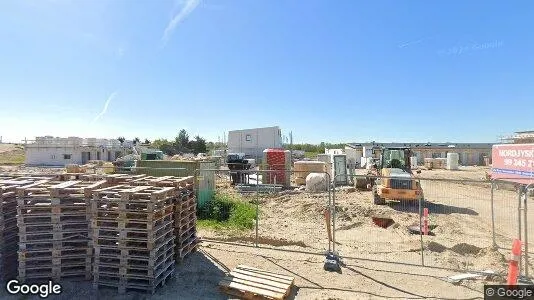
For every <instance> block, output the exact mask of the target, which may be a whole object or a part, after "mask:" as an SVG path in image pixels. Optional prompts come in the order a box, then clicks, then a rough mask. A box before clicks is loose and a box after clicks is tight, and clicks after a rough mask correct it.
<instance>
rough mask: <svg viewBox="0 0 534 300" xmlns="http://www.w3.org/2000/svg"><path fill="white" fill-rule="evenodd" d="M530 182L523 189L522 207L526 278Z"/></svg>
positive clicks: (526, 271) (526, 270) (526, 272)
mask: <svg viewBox="0 0 534 300" xmlns="http://www.w3.org/2000/svg"><path fill="white" fill-rule="evenodd" d="M530 185H531V184H528V185H527V186H526V187H525V189H524V190H523V193H524V195H523V197H524V199H525V201H524V208H523V213H524V216H525V276H526V277H527V278H528V221H527V202H528V189H529V187H530Z"/></svg>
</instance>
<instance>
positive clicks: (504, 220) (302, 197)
mask: <svg viewBox="0 0 534 300" xmlns="http://www.w3.org/2000/svg"><path fill="white" fill-rule="evenodd" d="M26 171H30V172H31V171H32V170H30V169H26ZM486 171H488V169H487V168H477V167H466V168H462V169H461V170H459V171H447V170H423V171H422V172H421V174H419V176H420V177H421V178H429V179H443V178H450V179H463V180H476V181H478V182H469V183H468V182H447V181H439V180H425V179H422V180H421V183H422V186H423V189H424V193H425V198H426V199H427V201H425V202H424V203H423V205H424V207H427V208H428V209H429V212H430V216H429V223H430V225H431V227H432V226H435V228H434V229H433V230H432V232H433V234H434V235H431V236H425V237H423V245H424V251H423V254H424V256H423V259H424V265H425V266H424V267H423V266H421V264H422V257H421V237H420V236H419V235H414V234H410V233H409V232H408V230H407V226H409V225H412V224H417V223H418V220H419V218H418V211H419V209H418V206H413V205H405V204H401V203H395V202H392V203H388V204H387V205H384V206H376V205H373V204H372V201H371V193H370V192H368V191H354V190H353V189H348V188H347V187H341V188H339V189H338V191H336V193H335V202H336V218H335V223H336V226H335V227H336V231H335V239H336V244H335V248H336V249H335V250H336V251H338V252H339V254H340V255H341V257H342V259H343V267H342V273H341V274H338V273H331V272H327V271H324V270H323V263H324V252H325V251H326V250H327V249H328V238H327V231H326V225H325V224H326V223H325V220H324V216H323V211H324V208H325V207H326V205H327V203H328V201H329V195H328V193H318V194H309V193H305V192H302V191H286V192H283V193H281V194H278V195H263V196H260V197H259V203H260V204H259V209H260V218H259V229H258V236H259V245H258V246H259V247H257V248H256V247H254V241H255V236H256V232H255V230H254V229H253V230H250V231H246V232H235V231H224V232H221V231H213V230H206V229H200V230H199V232H200V235H201V237H202V238H203V239H204V241H203V242H202V244H201V246H200V248H199V249H200V250H199V251H197V252H196V253H194V254H193V255H192V256H190V257H189V258H188V259H186V261H185V262H184V263H182V264H180V265H178V266H177V275H176V278H175V279H173V280H171V281H170V282H169V283H168V284H167V285H166V286H165V287H163V288H161V289H159V290H158V291H157V292H156V295H154V296H152V297H148V296H146V295H144V294H139V293H128V294H126V295H124V296H121V297H118V296H117V295H116V292H115V291H114V290H101V291H94V290H92V288H91V283H90V282H83V283H71V282H66V283H65V286H64V293H63V294H62V295H61V296H60V297H55V298H54V297H53V298H51V299H56V298H57V299H71V297H75V296H82V297H83V298H85V299H227V297H225V296H224V295H223V294H221V293H220V292H219V291H218V290H217V283H218V281H219V280H220V279H221V278H222V277H223V276H224V272H226V271H227V270H228V269H231V268H234V267H235V266H237V265H238V264H245V265H249V266H252V267H256V268H262V269H265V270H268V271H271V272H279V273H281V274H286V275H289V276H294V277H295V286H296V288H295V289H294V290H293V293H292V296H291V297H290V299H291V298H296V299H392V298H399V299H418V298H435V299H476V298H480V299H481V298H483V294H482V289H483V285H484V283H486V284H487V283H501V282H503V280H504V278H505V277H503V276H505V274H506V270H507V261H506V258H507V257H508V256H509V253H510V250H509V249H510V246H511V241H512V238H514V237H516V236H517V232H518V228H517V201H518V200H517V195H516V194H515V192H514V191H509V190H506V189H499V190H495V191H494V211H495V228H496V232H497V235H496V243H497V245H498V246H499V247H500V248H498V249H494V248H493V247H492V245H493V241H492V225H491V224H492V218H491V210H492V208H491V201H490V199H491V188H490V185H489V183H487V182H484V181H482V179H483V178H485V172H486ZM1 172H2V170H1V169H0V173H1ZM221 190H225V191H230V189H229V188H227V187H226V188H221ZM331 196H332V195H331ZM331 198H332V197H331ZM255 199H256V196H254V195H252V196H250V197H248V198H246V201H252V200H255ZM531 211H532V210H531ZM531 211H528V217H529V219H530V220H532V219H533V218H534V215H532V213H531ZM374 216H378V217H389V218H391V219H393V220H394V221H395V224H394V225H392V226H390V227H389V228H387V229H384V228H381V227H378V226H376V225H375V224H373V222H372V217H374ZM533 227H534V226H529V228H528V233H529V236H531V237H533V236H534V235H533V234H534V230H532V228H533ZM529 244H531V243H529ZM530 249H533V246H532V245H531V248H530ZM532 256H534V254H533V255H532ZM530 264H532V261H530ZM530 264H529V265H530ZM483 270H493V271H495V272H496V273H497V274H498V275H497V276H494V277H493V278H487V279H485V280H469V281H464V282H462V283H460V284H452V283H449V282H447V281H446V280H445V279H446V277H448V276H451V275H455V274H459V273H462V272H466V271H483ZM531 270H532V269H531ZM531 273H532V272H531ZM2 293H5V291H1V292H0V299H4V296H5V294H2ZM6 299H18V298H16V297H11V298H6ZM26 299H32V298H26Z"/></svg>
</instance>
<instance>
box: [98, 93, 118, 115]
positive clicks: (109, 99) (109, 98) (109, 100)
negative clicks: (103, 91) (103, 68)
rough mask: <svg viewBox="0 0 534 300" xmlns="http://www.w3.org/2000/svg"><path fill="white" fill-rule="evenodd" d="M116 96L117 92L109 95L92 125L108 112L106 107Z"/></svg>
mask: <svg viewBox="0 0 534 300" xmlns="http://www.w3.org/2000/svg"><path fill="white" fill-rule="evenodd" d="M117 95H118V92H117V91H115V92H113V93H111V95H109V97H108V99H107V100H106V103H104V108H103V109H102V111H101V112H100V113H99V114H98V115H97V116H96V117H95V118H94V119H93V122H92V123H95V122H96V121H98V120H99V119H100V118H101V117H102V116H103V115H105V114H106V112H107V110H108V106H109V103H110V102H111V100H113V98H115V97H116V96H117Z"/></svg>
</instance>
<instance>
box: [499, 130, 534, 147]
mask: <svg viewBox="0 0 534 300" xmlns="http://www.w3.org/2000/svg"><path fill="white" fill-rule="evenodd" d="M502 142H503V144H532V143H534V130H530V131H517V132H515V133H514V134H513V135H512V136H509V137H505V138H503V139H502Z"/></svg>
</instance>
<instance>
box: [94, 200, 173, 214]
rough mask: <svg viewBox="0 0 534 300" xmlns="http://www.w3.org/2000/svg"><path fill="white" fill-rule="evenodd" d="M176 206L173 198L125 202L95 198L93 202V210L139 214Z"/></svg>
mask: <svg viewBox="0 0 534 300" xmlns="http://www.w3.org/2000/svg"><path fill="white" fill-rule="evenodd" d="M173 204H174V199H173V198H165V199H161V200H155V201H151V200H132V201H124V200H122V199H120V198H94V199H93V201H91V208H92V209H93V210H99V209H105V210H111V211H123V212H139V211H141V212H142V211H147V212H153V211H156V210H161V209H167V208H168V207H171V209H172V205H173Z"/></svg>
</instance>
